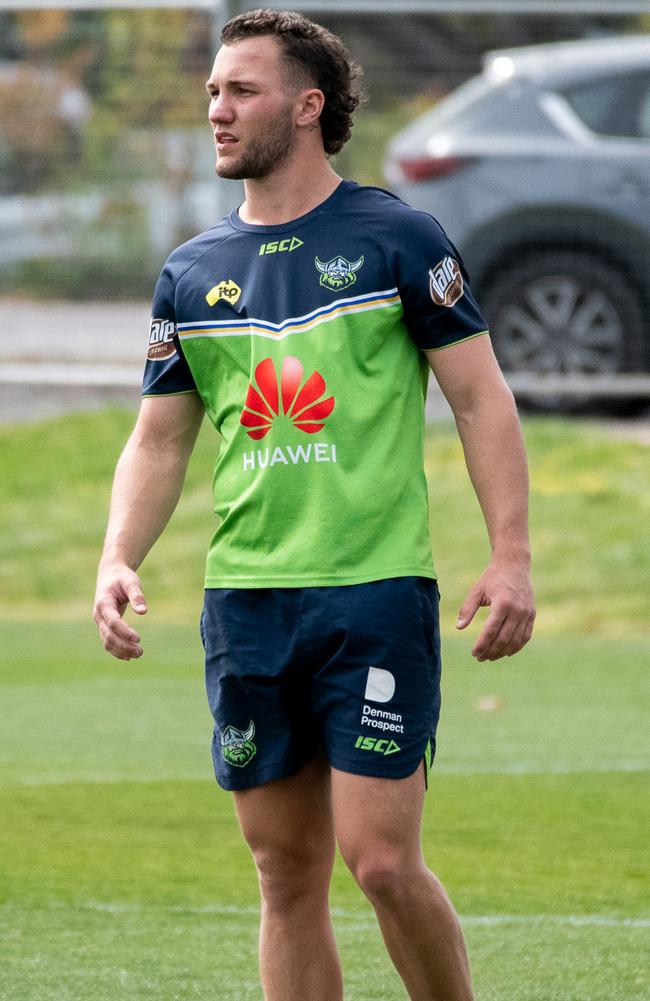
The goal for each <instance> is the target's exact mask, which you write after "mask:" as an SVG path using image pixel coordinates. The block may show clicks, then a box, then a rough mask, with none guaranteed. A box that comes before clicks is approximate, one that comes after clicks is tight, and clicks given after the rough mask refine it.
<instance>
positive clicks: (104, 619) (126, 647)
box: [93, 564, 147, 660]
mask: <svg viewBox="0 0 650 1001" xmlns="http://www.w3.org/2000/svg"><path fill="white" fill-rule="evenodd" d="M128 605H131V608H132V609H133V611H134V612H137V614H138V615H144V614H145V613H146V611H147V603H146V601H145V599H144V595H143V593H142V584H141V583H140V578H139V577H138V575H137V573H134V571H133V570H131V568H130V567H128V566H126V565H125V564H120V565H118V566H112V567H108V568H103V569H100V571H99V576H98V578H97V592H96V594H95V607H94V610H93V618H94V619H95V622H96V623H97V628H98V630H99V635H100V636H101V640H102V643H103V645H104V650H107V651H108V652H109V653H111V654H112V655H113V656H114V657H117V659H118V660H134V659H135V658H136V657H141V656H142V647H141V646H140V637H139V635H138V633H136V631H135V629H131V626H129V625H128V624H127V623H126V622H125V621H124V619H123V615H124V612H125V611H126V608H127V606H128Z"/></svg>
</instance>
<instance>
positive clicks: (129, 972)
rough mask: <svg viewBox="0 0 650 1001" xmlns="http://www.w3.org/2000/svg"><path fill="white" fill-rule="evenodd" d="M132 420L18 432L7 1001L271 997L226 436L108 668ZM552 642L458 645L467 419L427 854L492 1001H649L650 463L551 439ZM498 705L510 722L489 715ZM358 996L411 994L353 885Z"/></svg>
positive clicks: (8, 437)
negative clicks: (240, 800)
mask: <svg viewBox="0 0 650 1001" xmlns="http://www.w3.org/2000/svg"><path fill="white" fill-rule="evenodd" d="M132 421H133V415H132V413H130V412H125V411H105V412H100V413H97V414H89V415H80V416H75V417H67V418H63V419H60V420H56V421H48V422H44V423H42V424H36V425H24V426H16V427H13V428H11V427H9V428H7V427H5V428H3V429H0V469H1V470H2V477H1V478H0V517H2V519H3V527H4V532H3V536H2V542H0V567H1V569H0V594H1V595H2V597H1V598H0V616H1V619H2V621H1V623H0V650H1V651H2V662H3V670H2V674H1V676H0V704H1V705H2V707H3V710H4V712H3V723H2V725H3V751H2V754H1V755H0V950H2V956H3V963H2V964H0V999H2V1001H4V999H6V1001H149V999H150V1001H181V999H182V1001H199V999H200V1001H204V999H205V998H207V997H215V996H216V997H218V998H219V1001H260V999H261V991H260V988H259V984H258V978H257V971H256V956H255V952H256V924H257V913H258V899H257V888H256V883H255V877H254V873H253V868H252V864H251V861H250V858H249V856H248V853H247V850H246V848H245V846H244V845H243V843H242V841H241V836H240V835H239V832H238V828H237V823H236V820H235V818H234V815H233V812H232V806H231V802H230V798H229V797H228V795H227V794H224V793H222V792H221V791H220V790H218V788H217V787H216V785H215V783H214V781H213V779H212V776H211V771H210V758H209V736H210V720H209V715H208V712H207V708H206V705H205V698H204V694H203V688H202V677H201V651H200V646H199V640H198V632H197V628H196V620H197V617H198V610H199V604H200V601H201V586H202V585H201V577H202V565H203V559H204V552H205V547H206V545H207V541H208V539H209V536H210V533H211V530H212V525H211V518H210V514H209V511H210V508H211V500H210V492H209V481H210V467H211V465H212V462H213V459H214V453H215V450H216V444H215V439H214V436H213V435H211V434H210V432H209V431H208V429H205V431H204V432H202V434H201V437H200V440H199V444H198V448H197V450H196V453H195V456H194V457H193V460H192V463H191V467H190V471H189V474H188V481H187V486H186V491H185V494H184V497H183V499H182V501H181V503H180V505H179V508H178V510H177V512H176V514H175V515H174V518H173V520H172V523H171V525H170V527H169V529H168V531H167V533H166V534H165V536H164V537H163V539H162V540H161V542H160V543H159V544H158V545H157V546H156V548H155V549H154V551H153V553H152V554H151V556H150V558H149V559H148V560H147V562H146V564H145V567H144V574H143V575H144V578H145V582H146V589H147V593H148V596H149V599H150V602H151V606H152V607H151V611H150V613H149V615H148V616H147V618H146V619H145V620H143V621H141V620H138V623H139V626H140V627H141V629H142V634H143V639H144V644H145V657H144V658H143V659H142V660H140V661H138V662H137V663H134V664H130V665H124V664H118V663H117V662H114V661H112V660H111V659H110V658H108V657H107V656H106V655H105V654H103V652H102V651H101V649H100V647H99V644H98V641H97V638H96V636H95V634H94V627H93V625H92V623H91V621H90V596H91V593H92V590H93V579H94V572H95V563H96V559H97V554H98V549H99V546H100V544H101V537H102V534H103V528H104V523H105V517H106V506H107V500H108V493H109V490H110V480H111V476H112V470H113V467H114V463H115V459H116V458H117V454H118V452H119V450H120V448H121V447H122V444H123V442H124V440H125V438H126V435H127V434H128V431H129V428H130V426H131V424H132ZM525 433H526V436H527V441H528V447H529V454H530V459H531V480H532V521H533V539H534V551H535V567H536V573H535V576H536V582H537V592H538V600H539V604H540V607H541V614H540V620H539V628H538V630H537V635H536V639H535V641H534V643H533V644H531V646H530V647H529V648H527V649H526V650H525V651H523V652H522V653H521V654H520V655H519V656H518V657H517V658H516V659H515V660H512V661H506V662H504V663H497V664H484V665H477V664H475V663H474V662H473V661H472V660H471V658H470V656H469V652H468V651H469V647H470V646H471V637H470V636H469V635H464V636H458V635H453V620H454V618H455V613H456V610H457V607H458V604H459V603H460V601H461V600H462V597H463V593H464V589H465V588H466V587H467V586H468V585H469V584H470V583H471V581H472V579H473V577H474V576H475V574H476V572H477V570H478V569H479V567H478V563H479V562H480V559H481V557H482V556H483V557H484V558H487V548H486V543H485V535H484V529H483V527H482V522H481V518H480V513H479V511H478V507H477V504H476V501H475V499H474V497H473V494H472V491H471V488H470V486H469V483H468V480H467V474H466V472H465V469H464V464H463V460H462V453H461V450H460V446H459V445H458V442H457V440H456V437H455V432H454V431H453V429H451V428H449V427H436V428H435V429H433V430H432V431H431V433H430V435H429V438H428V441H427V471H428V476H429V481H430V485H431V523H432V536H433V539H434V551H435V554H436V562H437V565H438V570H439V572H440V575H441V578H442V591H443V610H444V621H445V624H446V627H447V628H446V631H447V632H448V633H451V634H452V635H448V636H447V638H446V641H445V673H444V709H443V718H442V723H441V728H440V751H439V755H438V759H437V762H436V765H435V768H434V772H433V775H432V781H431V787H430V791H429V793H428V796H427V804H426V813H425V821H424V829H423V844H424V850H425V855H426V857H427V860H428V861H429V863H430V864H431V866H432V868H434V869H435V870H436V871H437V872H438V874H439V875H440V876H441V878H442V879H443V881H444V882H445V884H446V885H447V887H448V889H449V890H450V892H451V895H452V898H453V899H454V902H455V904H456V906H457V908H458V910H459V912H460V914H461V916H462V919H463V923H464V929H465V933H466V936H467V939H468V945H469V948H470V956H471V960H472V964H473V967H474V973H475V982H476V988H477V1001H646V999H647V997H648V996H649V995H650V984H648V978H647V969H646V968H645V966H644V964H643V961H642V957H643V948H644V943H645V942H646V941H647V934H648V928H649V927H650V913H649V911H648V907H647V901H648V893H647V866H646V860H645V853H644V850H643V839H642V835H641V832H643V831H645V830H647V829H648V825H649V821H650V816H649V814H650V809H649V805H648V800H647V796H644V791H645V789H646V788H647V768H648V740H647V735H646V730H647V727H645V726H644V721H643V716H642V708H643V706H644V705H647V703H648V694H650V693H649V692H648V686H649V677H648V672H647V667H646V665H647V662H648V655H649V654H650V637H649V636H648V618H649V617H648V616H647V607H646V605H645V604H644V602H646V600H647V598H646V590H647V589H646V588H645V586H644V585H645V580H644V566H647V558H646V556H645V554H644V546H645V545H647V541H644V539H643V531H642V528H641V526H644V525H645V524H647V520H648V518H647V508H648V503H649V501H648V498H649V492H648V482H647V481H648V463H647V456H648V451H647V448H644V447H643V446H641V445H637V444H635V443H631V442H629V443H628V442H625V443H622V442H618V441H612V440H609V439H608V438H607V436H606V435H604V434H602V433H601V432H600V431H599V430H598V429H597V428H595V427H591V426H589V425H587V424H582V423H577V422H576V423H565V422H563V421H560V420H551V419H544V420H529V421H526V422H525ZM485 707H487V708H485ZM332 905H333V908H334V915H335V927H336V933H337V937H338V941H339V945H340V948H341V952H342V956H343V962H344V967H345V973H346V1001H368V998H372V999H373V1001H404V998H405V993H404V990H403V988H402V987H401V984H400V983H399V980H398V978H397V976H396V975H395V973H394V972H393V970H392V968H391V966H390V963H389V961H388V959H387V958H386V955H385V953H384V950H383V947H382V944H381V940H380V937H379V933H378V931H377V927H376V924H375V922H374V919H373V917H372V914H371V912H370V910H369V908H368V906H367V905H366V904H365V903H364V901H363V898H362V897H361V895H360V893H359V891H358V890H357V888H356V887H355V886H354V884H353V882H352V880H351V878H350V876H349V874H348V873H347V872H346V871H345V869H344V867H343V866H342V865H341V864H340V862H339V863H337V866H336V870H335V874H334V880H333V885H332Z"/></svg>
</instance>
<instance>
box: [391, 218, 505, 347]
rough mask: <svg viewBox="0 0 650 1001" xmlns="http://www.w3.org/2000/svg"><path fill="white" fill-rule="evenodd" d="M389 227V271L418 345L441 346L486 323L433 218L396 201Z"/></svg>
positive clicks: (475, 331) (469, 334)
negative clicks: (396, 217) (396, 215)
mask: <svg viewBox="0 0 650 1001" xmlns="http://www.w3.org/2000/svg"><path fill="white" fill-rule="evenodd" d="M401 209H402V212H401V213H400V215H403V218H402V219H401V220H400V223H401V224H400V225H399V226H398V227H396V228H395V229H393V237H392V240H391V241H390V243H389V244H388V246H391V244H392V246H393V248H394V250H393V255H394V256H393V262H392V264H393V272H394V274H396V277H397V287H398V290H399V293H400V296H401V299H402V304H403V307H404V322H405V324H406V326H407V327H408V329H409V331H410V334H411V336H412V338H413V340H414V341H415V343H416V344H417V346H418V347H419V348H421V349H422V350H425V349H426V350H429V349H431V348H433V349H435V348H444V347H447V346H448V345H450V344H456V343H458V341H463V340H467V339H468V338H469V337H474V336H476V334H481V333H486V332H487V329H488V325H487V323H486V322H485V319H484V317H483V316H482V314H481V311H480V309H479V307H478V305H477V303H476V300H475V299H474V296H473V295H472V292H471V289H470V287H469V279H468V275H467V271H466V270H465V266H464V264H463V261H462V259H461V257H460V254H459V253H458V251H457V250H456V248H455V247H454V245H453V243H452V242H451V241H450V240H449V238H448V236H447V234H446V233H445V231H444V230H443V229H442V227H441V226H440V224H439V223H438V222H436V220H435V219H434V218H433V217H432V216H430V215H427V214H426V213H425V212H417V211H415V210H413V209H409V208H408V207H407V206H405V205H403V204H402V205H401Z"/></svg>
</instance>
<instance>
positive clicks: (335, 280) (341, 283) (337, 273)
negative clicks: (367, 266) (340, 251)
mask: <svg viewBox="0 0 650 1001" xmlns="http://www.w3.org/2000/svg"><path fill="white" fill-rule="evenodd" d="M314 264H315V265H316V268H317V269H318V271H320V284H321V285H322V286H323V287H324V288H328V289H329V290H330V292H342V291H343V290H344V289H346V288H350V285H354V283H355V282H356V280H357V276H356V274H355V272H356V271H358V270H359V268H360V267H361V265H362V264H363V257H360V258H359V260H358V261H354V262H352V263H351V262H350V261H347V260H346V259H345V257H333V258H332V260H331V261H328V262H327V264H323V262H322V261H319V259H318V258H316V259H315V261H314Z"/></svg>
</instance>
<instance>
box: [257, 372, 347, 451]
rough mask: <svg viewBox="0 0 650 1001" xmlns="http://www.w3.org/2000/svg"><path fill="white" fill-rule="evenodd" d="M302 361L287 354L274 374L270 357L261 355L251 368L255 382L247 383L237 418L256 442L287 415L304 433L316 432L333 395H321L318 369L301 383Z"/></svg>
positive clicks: (323, 389) (329, 410)
mask: <svg viewBox="0 0 650 1001" xmlns="http://www.w3.org/2000/svg"><path fill="white" fill-rule="evenodd" d="M303 373H304V370H303V366H302V362H301V361H300V360H299V359H298V358H294V357H293V355H288V356H287V357H286V358H285V359H284V360H283V362H282V371H281V373H280V379H279V386H278V373H277V371H276V368H275V365H274V364H273V359H272V358H265V359H264V360H263V361H261V362H260V363H259V365H257V367H256V368H255V380H254V381H255V384H256V385H253V383H249V386H248V392H247V394H246V402H245V403H244V409H243V410H242V413H241V417H240V419H239V421H240V424H243V426H244V427H245V428H247V429H248V430H247V432H246V433H247V435H248V436H249V438H253V439H254V440H255V441H259V440H260V438H263V437H264V435H266V434H268V432H269V431H270V430H271V427H272V426H273V423H274V421H277V420H279V419H280V420H281V419H283V418H285V417H286V418H288V420H289V421H290V422H291V424H293V426H294V427H296V428H299V429H300V430H301V431H304V432H305V433H306V434H316V433H317V432H318V431H321V430H322V429H323V428H324V427H325V421H326V420H327V418H328V417H329V416H330V414H331V413H332V410H333V409H334V397H333V396H328V397H326V398H325V392H326V387H325V380H324V378H323V376H322V375H321V374H320V372H312V374H311V375H310V376H309V378H308V379H307V380H306V381H305V382H304V383H303V384H302V385H301V383H302V378H303Z"/></svg>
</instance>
